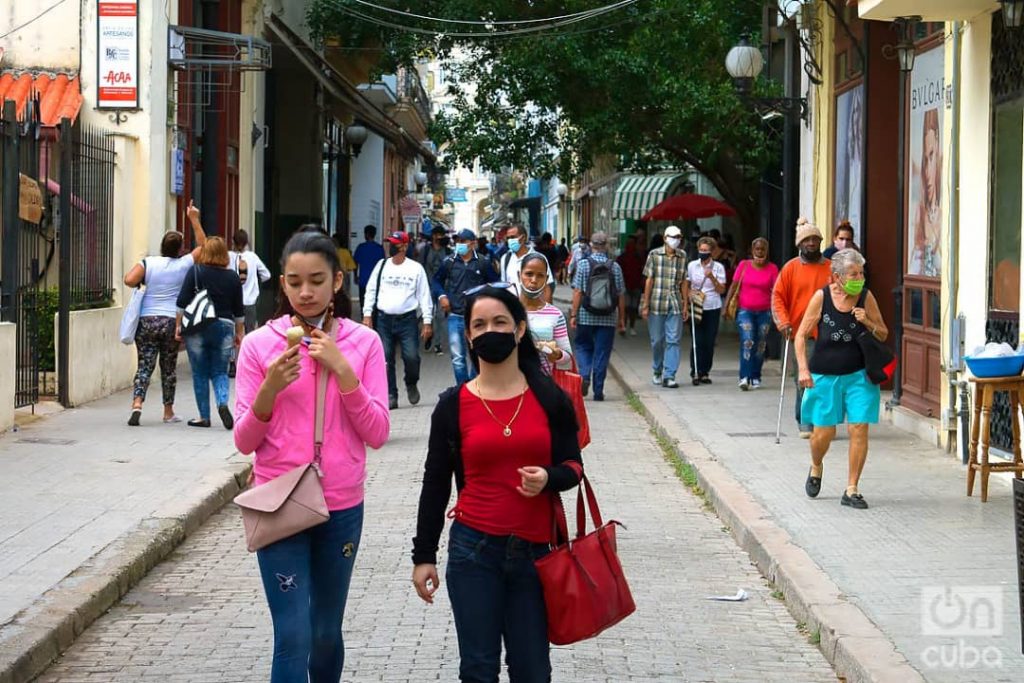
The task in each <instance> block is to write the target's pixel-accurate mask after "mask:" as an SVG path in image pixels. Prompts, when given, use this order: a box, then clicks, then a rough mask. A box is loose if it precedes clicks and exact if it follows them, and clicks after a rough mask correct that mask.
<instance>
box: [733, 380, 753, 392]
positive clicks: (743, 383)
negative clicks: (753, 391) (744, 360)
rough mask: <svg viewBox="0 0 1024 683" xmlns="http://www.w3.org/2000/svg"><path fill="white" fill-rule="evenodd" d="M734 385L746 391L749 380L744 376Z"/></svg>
mask: <svg viewBox="0 0 1024 683" xmlns="http://www.w3.org/2000/svg"><path fill="white" fill-rule="evenodd" d="M736 386H738V387H739V388H740V391H747V390H748V389H750V382H749V381H747V378H746V377H744V378H743V379H741V380H740V383H739V384H737V385H736Z"/></svg>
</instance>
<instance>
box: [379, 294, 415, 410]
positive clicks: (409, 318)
mask: <svg viewBox="0 0 1024 683" xmlns="http://www.w3.org/2000/svg"><path fill="white" fill-rule="evenodd" d="M416 315H417V312H416V311H409V312H408V313H403V314H401V315H388V314H387V313H378V314H377V334H379V335H380V340H381V342H383V343H384V360H385V361H387V364H388V396H389V397H390V398H398V381H397V380H396V379H395V345H396V344H400V345H401V347H402V365H404V366H405V386H407V387H411V386H415V385H416V383H417V382H419V381H420V326H419V320H418V318H417V317H416Z"/></svg>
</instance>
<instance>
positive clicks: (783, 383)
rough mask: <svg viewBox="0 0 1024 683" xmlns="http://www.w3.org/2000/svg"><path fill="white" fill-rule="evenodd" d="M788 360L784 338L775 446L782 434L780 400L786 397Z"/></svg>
mask: <svg viewBox="0 0 1024 683" xmlns="http://www.w3.org/2000/svg"><path fill="white" fill-rule="evenodd" d="M788 360H789V337H786V348H785V350H783V352H782V381H781V382H779V419H778V421H777V422H776V423H775V444H776V445H778V443H779V434H780V433H781V432H782V400H783V398H785V396H786V361H788Z"/></svg>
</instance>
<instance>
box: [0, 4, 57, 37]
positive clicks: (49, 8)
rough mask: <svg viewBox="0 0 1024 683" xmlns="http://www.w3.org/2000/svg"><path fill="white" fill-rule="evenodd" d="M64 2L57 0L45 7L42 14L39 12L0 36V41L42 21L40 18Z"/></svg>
mask: <svg viewBox="0 0 1024 683" xmlns="http://www.w3.org/2000/svg"><path fill="white" fill-rule="evenodd" d="M65 1H66V0H57V2H55V3H53V4H52V5H50V6H49V7H47V8H46V9H44V10H43V11H42V12H40V13H39V14H37V15H35V16H34V17H32V18H31V19H29V20H28V21H26V22H25V23H24V24H22V25H21V26H15V27H14V28H12V29H11V30H10V31H8V32H7V33H5V34H3V35H2V36H0V40H3V39H4V38H6V37H7V36H9V35H11V34H12V33H17V32H18V31H20V30H21V29H23V28H25V27H26V26H28V25H29V24H33V23H35V22H36V21H38V20H40V19H42V18H43V17H44V16H46V15H47V14H48V13H49V12H50V11H51V10H54V9H57V7H58V6H59V5H63V4H64V2H65Z"/></svg>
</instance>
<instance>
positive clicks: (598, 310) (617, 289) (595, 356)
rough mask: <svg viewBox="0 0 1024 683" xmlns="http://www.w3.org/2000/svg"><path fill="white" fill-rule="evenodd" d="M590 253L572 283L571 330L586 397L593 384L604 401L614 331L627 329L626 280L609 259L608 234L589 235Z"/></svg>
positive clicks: (620, 270)
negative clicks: (574, 336) (574, 337)
mask: <svg viewBox="0 0 1024 683" xmlns="http://www.w3.org/2000/svg"><path fill="white" fill-rule="evenodd" d="M590 250H591V253H590V255H589V256H587V257H586V258H583V259H581V260H580V262H579V265H578V266H577V268H576V275H575V276H574V277H573V280H572V287H573V290H575V291H573V293H572V312H571V313H570V314H569V327H571V328H573V329H574V330H576V359H577V362H578V363H579V371H580V375H581V376H582V377H583V395H584V396H586V395H587V392H588V390H589V388H590V385H591V382H593V386H594V400H595V401H603V400H604V379H605V375H607V374H608V360H609V359H610V358H611V355H612V346H613V344H614V343H615V330H616V329H618V330H619V331H620V332H622V331H624V330H625V329H626V281H625V278H623V277H622V269H621V268H620V267H619V264H618V263H615V261H612V260H611V259H609V258H608V235H607V234H605V233H603V232H595V233H594V234H593V235H591V236H590Z"/></svg>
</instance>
